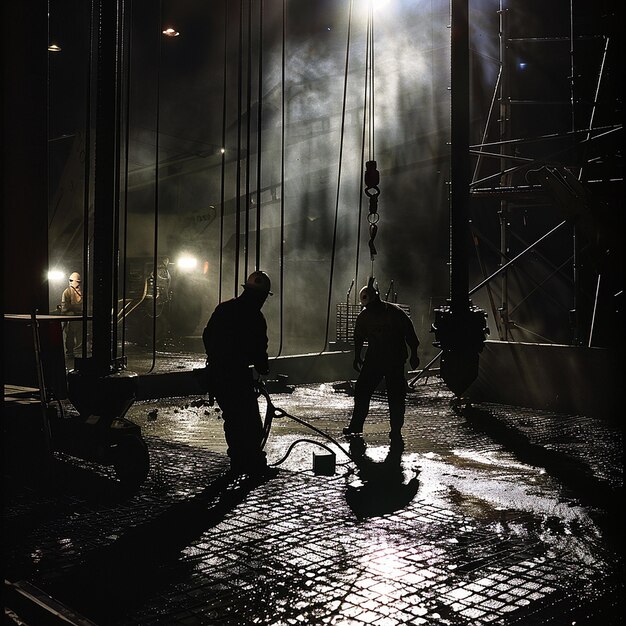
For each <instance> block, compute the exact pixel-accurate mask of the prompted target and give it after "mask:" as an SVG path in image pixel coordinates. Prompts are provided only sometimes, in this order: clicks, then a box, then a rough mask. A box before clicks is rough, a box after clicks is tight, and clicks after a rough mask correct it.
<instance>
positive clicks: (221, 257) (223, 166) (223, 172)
mask: <svg viewBox="0 0 626 626" xmlns="http://www.w3.org/2000/svg"><path fill="white" fill-rule="evenodd" d="M223 67H224V69H223V72H224V74H223V76H222V87H223V92H222V149H221V152H222V163H221V173H220V252H219V277H218V294H217V298H218V302H221V301H222V267H223V264H224V193H225V179H226V93H227V90H226V88H227V82H226V77H227V75H228V0H224V66H223Z"/></svg>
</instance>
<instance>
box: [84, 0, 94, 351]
mask: <svg viewBox="0 0 626 626" xmlns="http://www.w3.org/2000/svg"><path fill="white" fill-rule="evenodd" d="M95 19H96V15H95V8H94V0H91V2H90V6H89V54H88V55H87V89H86V94H85V99H86V107H85V169H84V179H85V182H84V187H83V284H82V287H83V321H82V326H83V328H82V342H83V346H82V358H86V356H87V317H88V313H89V311H88V308H89V289H90V288H91V287H90V280H89V262H90V259H89V205H90V198H91V80H92V70H93V56H94V53H93V41H94V21H95Z"/></svg>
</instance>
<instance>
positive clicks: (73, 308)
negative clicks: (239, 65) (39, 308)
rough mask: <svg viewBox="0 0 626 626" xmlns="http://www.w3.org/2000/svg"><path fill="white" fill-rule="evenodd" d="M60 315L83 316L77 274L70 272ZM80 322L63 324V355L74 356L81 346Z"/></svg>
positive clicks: (78, 275) (81, 293)
mask: <svg viewBox="0 0 626 626" xmlns="http://www.w3.org/2000/svg"><path fill="white" fill-rule="evenodd" d="M61 313H62V314H63V315H76V316H78V315H81V316H82V314H83V292H82V289H81V278H80V274H79V273H78V272H72V273H71V274H70V277H69V286H68V287H67V289H65V291H64V292H63V294H62V296H61ZM82 326H83V325H82V324H81V323H80V322H64V323H63V331H64V333H65V355H66V356H68V357H73V356H74V351H75V350H76V349H78V348H80V347H81V345H82V335H83V329H82Z"/></svg>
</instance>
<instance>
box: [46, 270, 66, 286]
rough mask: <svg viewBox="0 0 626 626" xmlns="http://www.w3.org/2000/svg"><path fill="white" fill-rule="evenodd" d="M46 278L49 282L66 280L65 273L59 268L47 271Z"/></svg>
mask: <svg viewBox="0 0 626 626" xmlns="http://www.w3.org/2000/svg"><path fill="white" fill-rule="evenodd" d="M48 280H49V281H50V282H51V283H60V282H61V281H62V280H67V274H66V273H65V272H62V271H61V270H50V271H49V272H48Z"/></svg>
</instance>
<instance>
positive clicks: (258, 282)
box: [242, 270, 274, 296]
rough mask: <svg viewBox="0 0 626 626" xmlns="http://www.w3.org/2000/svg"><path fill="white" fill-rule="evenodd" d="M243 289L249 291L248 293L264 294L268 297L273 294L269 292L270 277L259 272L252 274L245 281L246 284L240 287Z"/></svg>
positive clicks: (270, 285)
mask: <svg viewBox="0 0 626 626" xmlns="http://www.w3.org/2000/svg"><path fill="white" fill-rule="evenodd" d="M242 286H243V288H244V289H250V291H255V292H256V293H259V294H266V295H269V296H273V295H274V294H273V293H272V292H271V291H270V289H271V287H272V282H271V281H270V277H269V276H268V275H267V274H266V273H265V272H262V271H260V270H257V271H256V272H252V274H250V276H248V279H247V280H246V284H245V285H242Z"/></svg>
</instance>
